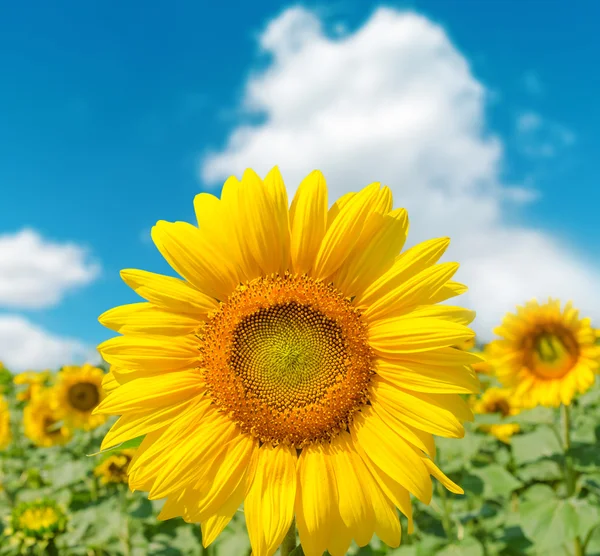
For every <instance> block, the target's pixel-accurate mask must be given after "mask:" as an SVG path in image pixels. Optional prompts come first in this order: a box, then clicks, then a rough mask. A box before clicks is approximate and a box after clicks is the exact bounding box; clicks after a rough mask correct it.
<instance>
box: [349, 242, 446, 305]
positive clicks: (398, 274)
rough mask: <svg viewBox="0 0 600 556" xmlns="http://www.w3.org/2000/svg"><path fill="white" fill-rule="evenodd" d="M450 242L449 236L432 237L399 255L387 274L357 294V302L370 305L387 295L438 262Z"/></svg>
mask: <svg viewBox="0 0 600 556" xmlns="http://www.w3.org/2000/svg"><path fill="white" fill-rule="evenodd" d="M449 244H450V239H449V238H447V237H443V238H439V239H431V240H429V241H424V242H423V243H419V244H418V245H415V246H414V247H411V248H410V249H408V250H407V251H405V252H404V253H402V254H401V255H398V257H397V258H396V262H395V263H394V264H393V265H392V267H391V268H390V269H389V270H388V271H387V272H386V273H385V274H383V275H382V276H381V277H379V278H378V279H377V280H376V281H375V282H373V283H372V284H371V285H370V286H369V287H368V288H367V289H366V290H365V291H364V293H362V294H360V295H357V297H356V299H355V303H356V304H357V305H358V306H361V307H362V306H368V305H370V304H371V303H373V301H375V299H379V298H381V297H383V296H385V295H387V294H388V293H389V292H391V291H392V290H394V289H396V288H397V287H399V286H400V285H402V284H403V283H404V282H406V280H408V279H409V278H410V277H411V276H414V275H415V274H418V273H419V272H421V271H422V270H425V269H426V268H428V267H430V266H432V265H434V264H435V263H437V262H438V260H439V259H440V257H441V256H442V255H443V254H444V251H446V249H447V248H448V245H449Z"/></svg>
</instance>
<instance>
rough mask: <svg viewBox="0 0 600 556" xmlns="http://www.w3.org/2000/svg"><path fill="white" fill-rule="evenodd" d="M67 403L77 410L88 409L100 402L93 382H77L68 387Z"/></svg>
mask: <svg viewBox="0 0 600 556" xmlns="http://www.w3.org/2000/svg"><path fill="white" fill-rule="evenodd" d="M68 395H69V403H70V404H71V405H72V406H73V407H74V408H75V409H78V410H79V411H90V410H92V409H94V408H95V407H96V406H97V405H98V403H99V402H100V393H99V392H98V388H97V386H96V385H95V384H92V383H91V382H79V383H77V384H74V385H73V386H71V388H69V394H68Z"/></svg>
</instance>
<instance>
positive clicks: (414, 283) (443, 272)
mask: <svg viewBox="0 0 600 556" xmlns="http://www.w3.org/2000/svg"><path fill="white" fill-rule="evenodd" d="M457 270H458V263H443V264H438V265H435V266H431V267H429V268H426V269H425V270H423V271H421V272H419V273H418V274H415V275H414V276H411V277H410V278H408V279H407V280H406V281H405V282H403V283H402V284H400V285H399V286H398V287H396V288H394V289H393V290H391V291H389V292H388V293H387V294H386V295H384V296H381V297H375V296H374V297H373V300H372V302H371V303H370V304H369V305H368V306H367V308H366V309H365V310H364V315H365V317H366V318H367V319H368V320H369V321H371V322H373V321H376V320H380V319H384V318H389V317H393V316H396V315H401V314H403V313H406V312H407V311H409V310H410V309H412V308H414V307H416V306H417V305H423V304H424V303H427V300H428V299H429V298H430V297H432V296H433V295H434V294H435V293H436V292H437V291H438V290H439V289H440V288H441V287H442V286H443V285H444V284H446V282H448V280H450V278H451V277H452V276H453V275H454V274H455V273H456V271H457Z"/></svg>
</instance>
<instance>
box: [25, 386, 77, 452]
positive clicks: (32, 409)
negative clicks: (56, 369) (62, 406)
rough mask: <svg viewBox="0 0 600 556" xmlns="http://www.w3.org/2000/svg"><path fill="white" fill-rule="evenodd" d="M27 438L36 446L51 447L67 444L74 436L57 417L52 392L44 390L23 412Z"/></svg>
mask: <svg viewBox="0 0 600 556" xmlns="http://www.w3.org/2000/svg"><path fill="white" fill-rule="evenodd" d="M23 427H24V429H25V436H27V438H29V440H31V441H32V442H33V443H34V444H35V445H36V446H42V447H45V448H47V447H49V446H57V445H61V444H66V443H67V442H68V441H69V440H71V438H72V436H73V434H72V431H71V429H70V428H69V427H68V426H66V425H65V424H64V423H63V422H62V421H61V419H60V417H59V416H58V415H57V413H56V410H55V409H54V407H53V404H52V392H51V391H50V390H44V391H42V392H40V393H38V395H37V396H36V397H35V398H34V399H33V400H31V401H30V402H29V403H28V404H27V405H26V406H25V409H24V410H23Z"/></svg>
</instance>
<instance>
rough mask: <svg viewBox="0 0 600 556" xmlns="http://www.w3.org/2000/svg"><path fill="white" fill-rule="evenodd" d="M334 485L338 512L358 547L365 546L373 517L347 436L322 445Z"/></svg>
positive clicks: (372, 528)
mask: <svg viewBox="0 0 600 556" xmlns="http://www.w3.org/2000/svg"><path fill="white" fill-rule="evenodd" d="M325 454H326V455H325V457H327V458H331V460H332V468H333V472H334V476H335V480H336V484H337V492H338V510H339V512H340V517H341V518H342V521H343V522H344V524H345V525H346V527H347V528H348V529H349V530H350V531H352V536H353V537H354V539H355V540H356V543H357V544H358V546H365V545H367V544H368V543H369V541H370V540H371V537H372V536H373V533H374V531H375V516H374V514H373V508H372V507H371V504H370V501H369V499H368V497H367V496H366V492H365V489H364V485H363V484H362V483H361V479H362V475H363V474H364V471H365V470H364V465H363V463H362V461H361V460H360V457H359V456H358V454H357V453H356V452H355V450H354V448H353V445H352V440H351V438H350V435H349V434H348V433H347V432H343V431H342V432H341V433H340V434H339V435H338V436H336V437H335V439H333V440H332V441H331V443H330V444H329V445H328V446H326V451H325Z"/></svg>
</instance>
